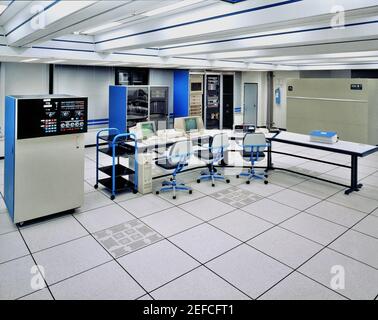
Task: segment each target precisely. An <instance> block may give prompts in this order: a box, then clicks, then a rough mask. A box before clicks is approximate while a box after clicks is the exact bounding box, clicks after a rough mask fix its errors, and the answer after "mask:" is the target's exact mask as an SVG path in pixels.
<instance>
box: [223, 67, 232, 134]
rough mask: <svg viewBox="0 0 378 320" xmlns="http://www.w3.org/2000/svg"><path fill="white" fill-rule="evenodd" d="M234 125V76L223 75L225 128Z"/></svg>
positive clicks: (230, 127)
mask: <svg viewBox="0 0 378 320" xmlns="http://www.w3.org/2000/svg"><path fill="white" fill-rule="evenodd" d="M233 125H234V76H233V75H230V74H227V75H226V74H225V75H223V129H232V127H233Z"/></svg>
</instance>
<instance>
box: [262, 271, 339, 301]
mask: <svg viewBox="0 0 378 320" xmlns="http://www.w3.org/2000/svg"><path fill="white" fill-rule="evenodd" d="M260 299H261V300H344V299H345V298H344V297H343V296H341V295H339V294H337V293H336V292H334V291H332V290H330V289H328V288H326V287H324V286H322V285H321V284H319V283H317V282H315V281H313V280H311V279H309V278H307V277H305V276H304V275H302V274H300V273H298V272H294V273H292V274H291V275H289V276H288V277H287V278H286V279H284V280H283V281H281V282H280V283H279V284H277V285H276V286H275V287H273V288H272V289H271V290H269V291H268V292H267V293H265V294H264V295H263V296H262V297H261V298H260Z"/></svg>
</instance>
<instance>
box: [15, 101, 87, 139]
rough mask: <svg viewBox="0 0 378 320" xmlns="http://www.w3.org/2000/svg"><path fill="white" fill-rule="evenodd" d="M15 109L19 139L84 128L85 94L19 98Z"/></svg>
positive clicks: (73, 131) (85, 117)
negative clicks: (83, 96) (83, 95)
mask: <svg viewBox="0 0 378 320" xmlns="http://www.w3.org/2000/svg"><path fill="white" fill-rule="evenodd" d="M17 110H18V111H17V138H18V139H29V138H38V137H45V136H54V135H63V134H73V133H84V132H87V119H88V99H87V98H76V97H73V98H71V97H70V98H46V99H20V100H18V109H17Z"/></svg>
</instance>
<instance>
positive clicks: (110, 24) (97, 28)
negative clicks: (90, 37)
mask: <svg viewBox="0 0 378 320" xmlns="http://www.w3.org/2000/svg"><path fill="white" fill-rule="evenodd" d="M121 24H122V22H118V21H113V22H110V23H107V24H103V25H101V26H98V27H95V28H92V29H88V30H85V31H83V32H82V33H85V34H91V33H96V32H98V31H101V30H105V29H109V28H114V27H118V26H120V25H121Z"/></svg>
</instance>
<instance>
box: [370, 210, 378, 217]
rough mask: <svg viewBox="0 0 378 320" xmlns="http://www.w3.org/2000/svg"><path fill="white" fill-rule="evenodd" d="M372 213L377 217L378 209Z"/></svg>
mask: <svg viewBox="0 0 378 320" xmlns="http://www.w3.org/2000/svg"><path fill="white" fill-rule="evenodd" d="M371 214H372V215H373V216H375V217H378V209H377V210H374V211H373V212H372V213H371Z"/></svg>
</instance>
